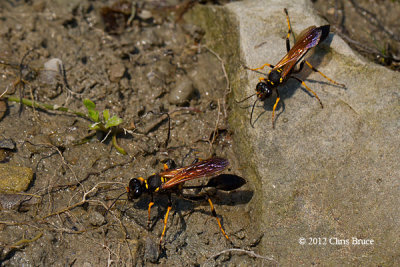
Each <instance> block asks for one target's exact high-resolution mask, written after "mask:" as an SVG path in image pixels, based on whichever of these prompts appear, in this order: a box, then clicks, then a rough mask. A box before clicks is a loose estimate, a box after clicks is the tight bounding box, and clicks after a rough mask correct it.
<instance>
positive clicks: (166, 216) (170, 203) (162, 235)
mask: <svg viewBox="0 0 400 267" xmlns="http://www.w3.org/2000/svg"><path fill="white" fill-rule="evenodd" d="M171 209H172V200H171V194H168V208H167V213H165V217H164V229H163V231H162V233H161V237H160V246H161V244H162V240H163V238H164V235H165V231H166V230H167V222H168V215H169V212H170V211H171Z"/></svg>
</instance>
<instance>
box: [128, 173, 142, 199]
mask: <svg viewBox="0 0 400 267" xmlns="http://www.w3.org/2000/svg"><path fill="white" fill-rule="evenodd" d="M145 190H146V188H145V185H144V180H143V178H142V179H137V178H134V179H131V180H130V181H129V187H128V199H129V200H132V199H137V198H139V197H140V196H141V195H142V194H143V192H144V191H145Z"/></svg>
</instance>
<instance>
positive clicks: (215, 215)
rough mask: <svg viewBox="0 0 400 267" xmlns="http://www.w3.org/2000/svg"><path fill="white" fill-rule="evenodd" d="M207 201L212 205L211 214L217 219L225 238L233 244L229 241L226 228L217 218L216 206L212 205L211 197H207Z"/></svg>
mask: <svg viewBox="0 0 400 267" xmlns="http://www.w3.org/2000/svg"><path fill="white" fill-rule="evenodd" d="M207 201H208V203H209V204H210V207H211V214H212V215H213V216H214V217H215V219H217V222H218V226H219V229H221V232H222V234H223V235H224V236H225V238H226V239H228V240H229V242H231V240H230V239H229V237H228V235H227V234H226V233H225V231H224V228H223V227H222V225H221V222H220V220H219V218H218V217H217V213H216V212H215V209H214V205H213V203H212V201H211V199H210V198H209V197H207Z"/></svg>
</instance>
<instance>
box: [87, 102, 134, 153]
mask: <svg viewBox="0 0 400 267" xmlns="http://www.w3.org/2000/svg"><path fill="white" fill-rule="evenodd" d="M83 104H84V105H85V107H86V109H87V110H88V116H89V118H90V119H91V120H92V122H94V123H93V124H91V125H89V128H90V129H91V130H95V131H101V132H103V133H106V134H107V136H108V135H109V134H111V135H112V144H113V146H114V147H115V149H117V151H118V152H119V153H121V154H123V155H126V154H127V153H126V151H125V150H124V149H123V148H122V147H120V146H119V145H118V144H117V134H118V132H119V128H118V126H119V125H120V124H121V123H122V122H123V120H122V119H121V118H120V117H118V116H116V115H114V116H112V117H110V111H109V110H108V109H105V110H103V117H102V118H101V117H100V112H99V111H98V110H96V104H95V103H94V102H93V101H91V100H90V99H85V100H83ZM107 136H106V137H107Z"/></svg>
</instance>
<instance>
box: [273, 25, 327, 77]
mask: <svg viewBox="0 0 400 267" xmlns="http://www.w3.org/2000/svg"><path fill="white" fill-rule="evenodd" d="M329 27H330V26H329V25H325V26H321V27H315V26H310V27H308V28H307V29H305V30H304V31H302V32H301V33H300V35H299V37H298V38H297V41H296V43H295V44H294V45H293V47H292V48H291V49H290V51H289V52H288V53H287V54H286V55H285V56H284V57H283V58H282V59H281V60H280V61H279V62H278V63H277V64H276V65H275V67H274V68H273V70H278V69H282V73H281V77H282V78H285V77H286V76H287V75H288V74H289V73H290V71H291V70H292V69H293V67H294V66H295V65H296V63H297V62H299V60H301V59H302V58H303V57H304V55H305V54H306V53H307V52H308V50H310V49H311V48H313V47H314V46H316V45H317V44H319V43H320V42H322V41H323V40H325V39H326V37H327V36H328V34H329Z"/></svg>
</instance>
